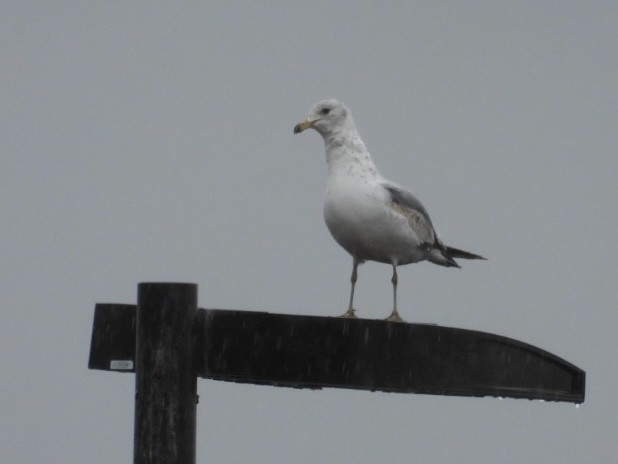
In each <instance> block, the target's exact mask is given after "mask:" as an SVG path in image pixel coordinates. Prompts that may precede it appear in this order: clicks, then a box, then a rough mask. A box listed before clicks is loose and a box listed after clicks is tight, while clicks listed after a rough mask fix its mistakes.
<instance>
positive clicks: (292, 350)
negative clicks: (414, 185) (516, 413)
mask: <svg viewBox="0 0 618 464" xmlns="http://www.w3.org/2000/svg"><path fill="white" fill-rule="evenodd" d="M88 367H89V368H90V369H100V370H107V371H118V372H134V373H135V374H136V400H135V449H134V462H135V464H146V463H148V464H160V463H166V464H193V463H194V462H195V433H196V430H195V413H196V403H197V393H196V382H197V377H202V378H207V379H214V380H223V381H231V382H243V383H254V384H262V385H273V386H282V387H293V388H312V389H320V388H325V387H334V388H352V389H363V390H371V391H384V392H400V393H425V394H434V395H457V396H494V397H511V398H527V399H537V400H546V401H568V402H573V403H577V404H579V403H582V402H583V401H584V394H585V372H584V371H582V370H581V369H579V368H577V367H575V366H574V365H572V364H570V363H568V362H567V361H565V360H563V359H561V358H559V357H557V356H555V355H553V354H551V353H548V352H546V351H544V350H541V349H539V348H536V347H534V346H531V345H528V344H525V343H522V342H519V341H517V340H513V339H510V338H506V337H501V336H498V335H493V334H489V333H484V332H478V331H474V330H464V329H457V328H450V327H441V326H437V325H428V324H408V323H400V322H389V321H383V320H368V319H343V318H337V317H317V316H294V315H286V314H272V313H267V312H254V311H236V310H221V309H198V308H197V286H196V285H194V284H182V283H179V284H169V283H142V284H139V286H138V302H137V306H135V305H126V304H97V305H96V308H95V316H94V324H93V329H92V341H91V348H90V360H89V364H88Z"/></svg>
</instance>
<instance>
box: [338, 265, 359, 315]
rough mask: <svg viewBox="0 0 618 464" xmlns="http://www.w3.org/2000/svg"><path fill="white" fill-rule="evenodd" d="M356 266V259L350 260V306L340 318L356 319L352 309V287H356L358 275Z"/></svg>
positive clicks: (354, 311)
mask: <svg viewBox="0 0 618 464" xmlns="http://www.w3.org/2000/svg"><path fill="white" fill-rule="evenodd" d="M358 264H359V262H358V259H356V258H352V276H351V277H350V282H351V283H352V290H350V304H349V305H348V310H347V311H346V312H345V313H343V314H342V315H341V317H353V318H356V314H355V313H356V310H355V309H354V286H355V285H356V279H357V278H358V273H357V272H356V269H357V268H358Z"/></svg>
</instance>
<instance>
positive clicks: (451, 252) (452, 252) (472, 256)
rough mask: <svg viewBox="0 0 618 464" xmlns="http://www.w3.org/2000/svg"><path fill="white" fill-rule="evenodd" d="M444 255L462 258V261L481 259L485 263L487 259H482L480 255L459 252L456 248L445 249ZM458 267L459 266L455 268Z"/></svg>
mask: <svg viewBox="0 0 618 464" xmlns="http://www.w3.org/2000/svg"><path fill="white" fill-rule="evenodd" d="M445 249H446V253H447V254H448V256H449V257H450V258H462V259H482V260H483V261H487V258H484V257H483V256H481V255H477V254H474V253H470V252H469V251H464V250H460V249H458V248H452V247H448V246H447V247H445ZM457 267H459V266H457Z"/></svg>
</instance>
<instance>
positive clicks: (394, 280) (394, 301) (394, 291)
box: [386, 264, 404, 322]
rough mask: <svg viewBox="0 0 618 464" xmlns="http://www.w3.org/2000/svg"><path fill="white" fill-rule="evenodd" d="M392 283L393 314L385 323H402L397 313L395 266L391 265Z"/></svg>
mask: <svg viewBox="0 0 618 464" xmlns="http://www.w3.org/2000/svg"><path fill="white" fill-rule="evenodd" d="M391 282H392V283H393V312H392V313H391V315H390V316H388V317H387V318H386V320H387V321H394V322H404V320H403V319H402V318H401V316H400V315H399V312H397V265H396V264H393V277H392V278H391Z"/></svg>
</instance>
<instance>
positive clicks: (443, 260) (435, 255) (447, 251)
mask: <svg viewBox="0 0 618 464" xmlns="http://www.w3.org/2000/svg"><path fill="white" fill-rule="evenodd" d="M437 245H438V247H436V248H434V249H433V250H432V252H431V253H430V254H429V255H428V256H427V259H429V261H431V262H432V263H435V264H439V265H440V266H446V267H461V266H460V265H459V264H457V261H455V258H463V259H486V258H483V257H482V256H480V255H476V254H474V253H470V252H469V251H464V250H460V249H458V248H453V247H449V246H446V245H444V244H442V243H441V242H438V243H437Z"/></svg>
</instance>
